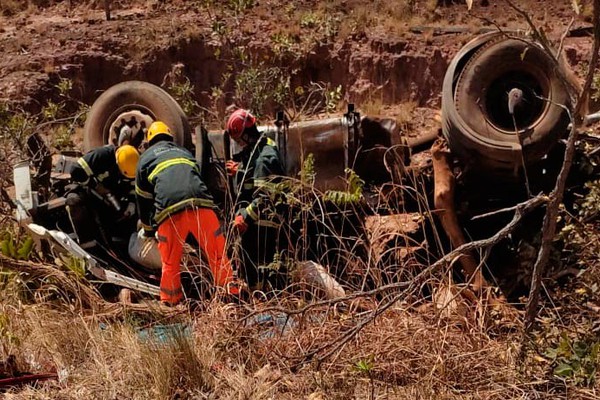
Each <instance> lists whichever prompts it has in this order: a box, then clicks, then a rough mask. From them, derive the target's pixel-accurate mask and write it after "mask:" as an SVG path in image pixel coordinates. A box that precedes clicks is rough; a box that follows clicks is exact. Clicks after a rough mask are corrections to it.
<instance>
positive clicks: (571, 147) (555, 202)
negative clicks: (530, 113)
mask: <svg viewBox="0 0 600 400" xmlns="http://www.w3.org/2000/svg"><path fill="white" fill-rule="evenodd" d="M507 1H508V2H509V4H511V3H510V1H509V0H507ZM511 6H512V7H513V8H515V7H514V6H513V5H512V4H511ZM521 14H522V15H523V14H525V13H524V12H522V11H521ZM525 15H526V14H525ZM526 18H527V21H528V23H531V24H532V22H531V20H530V19H529V17H528V16H527V17H526ZM593 20H594V45H593V50H592V58H591V61H590V65H589V69H588V72H587V76H586V79H585V84H584V86H583V89H582V91H581V93H579V94H577V91H574V89H573V87H572V86H571V85H568V82H567V81H566V79H565V78H564V77H563V76H562V75H561V80H563V82H564V83H565V84H566V86H567V89H568V90H569V94H570V96H571V98H576V99H577V101H576V103H575V107H574V111H573V112H572V113H571V114H572V116H573V123H572V126H571V131H570V133H569V138H568V140H567V146H566V148H565V156H564V161H563V165H562V167H561V169H560V172H559V174H558V177H557V178H556V184H555V186H554V189H553V190H552V192H551V193H550V196H549V197H550V202H549V204H548V208H547V209H546V215H545V217H544V224H543V228H542V244H541V246H540V250H539V252H538V257H537V259H536V262H535V265H534V268H533V277H532V281H531V288H530V291H529V298H528V300H527V306H526V312H525V331H524V332H525V334H528V333H529V332H530V331H531V329H532V327H533V322H534V321H535V317H536V315H537V306H538V302H539V296H540V288H541V283H542V276H543V274H544V271H545V269H546V265H547V263H548V260H549V258H550V251H551V248H552V241H553V239H554V236H555V234H556V225H557V217H558V212H559V207H560V204H561V202H562V199H563V195H564V191H565V185H566V181H567V177H568V175H569V171H570V169H571V165H572V164H573V158H574V155H575V143H576V140H577V137H578V129H579V127H580V126H581V124H582V123H583V118H582V116H581V115H580V114H581V110H582V108H583V105H584V104H583V103H584V99H585V98H586V97H587V95H588V93H589V91H590V88H591V85H592V80H593V77H594V70H595V68H596V65H597V63H598V49H599V48H600V21H599V20H600V0H594V17H593ZM550 54H551V53H550ZM524 340H525V337H524ZM524 348H525V346H523V348H522V349H524Z"/></svg>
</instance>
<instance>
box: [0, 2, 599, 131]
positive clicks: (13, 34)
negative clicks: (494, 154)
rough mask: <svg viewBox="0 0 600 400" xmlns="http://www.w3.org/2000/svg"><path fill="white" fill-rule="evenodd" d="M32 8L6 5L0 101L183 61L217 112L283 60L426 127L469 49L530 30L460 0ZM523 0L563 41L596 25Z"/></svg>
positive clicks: (158, 71) (581, 49)
mask: <svg viewBox="0 0 600 400" xmlns="http://www.w3.org/2000/svg"><path fill="white" fill-rule="evenodd" d="M21 3H22V2H21ZM28 3H29V5H28V6H24V5H21V6H18V5H16V4H17V2H10V1H8V2H6V3H5V5H0V11H2V15H1V16H0V51H1V52H2V54H3V57H2V59H1V60H0V101H6V102H17V103H19V104H21V105H23V106H24V107H25V108H26V109H28V110H37V109H39V108H40V107H41V105H43V104H44V102H45V101H47V100H48V99H52V98H53V97H56V96H57V93H56V89H55V85H56V83H57V82H58V80H59V79H60V78H68V79H70V80H72V82H73V88H72V93H71V95H72V96H73V97H75V98H77V99H78V100H81V101H83V102H85V103H88V104H91V102H93V100H94V99H95V98H96V97H97V96H98V93H99V92H100V91H102V90H105V89H106V88H108V87H109V86H110V85H112V84H115V83H118V82H120V81H123V80H130V79H140V80H147V81H150V82H152V83H155V84H159V85H160V84H162V83H164V79H165V76H167V74H168V73H169V71H172V70H173V67H174V66H176V65H183V69H184V74H185V76H187V77H188V78H189V79H190V81H191V83H192V84H193V87H194V92H195V98H196V100H197V101H198V103H199V105H200V106H201V107H204V108H209V109H210V108H211V107H215V102H214V90H215V88H220V89H222V91H223V93H224V94H225V95H224V96H223V97H224V99H223V101H224V102H225V103H231V102H234V101H236V97H238V98H239V97H240V93H239V91H240V90H241V89H240V88H238V90H236V88H235V84H236V83H235V81H234V80H232V79H229V80H227V79H226V78H224V76H227V75H226V74H231V75H234V76H235V75H238V74H239V73H240V71H242V70H243V69H244V68H247V67H248V65H254V66H257V68H258V67H262V68H267V67H270V66H278V67H282V66H285V67H290V70H286V71H290V75H291V77H292V89H293V87H295V86H305V87H306V86H307V85H310V84H311V82H313V83H314V82H324V83H326V84H327V85H329V87H338V86H339V87H341V93H342V94H343V96H342V97H341V98H340V99H339V100H340V104H342V103H344V102H353V103H356V104H357V106H358V107H359V109H362V110H363V112H366V113H369V114H382V115H388V116H393V117H400V118H401V119H405V120H407V121H410V124H409V125H410V127H411V128H414V129H416V130H420V129H421V128H422V127H423V125H425V126H427V125H430V124H431V122H432V121H431V119H432V117H433V115H434V112H433V111H428V110H425V109H436V108H437V107H439V94H440V90H441V82H442V79H443V76H444V73H445V70H446V67H447V65H448V63H449V61H450V60H451V58H452V56H453V55H454V53H455V52H456V51H457V50H458V49H459V48H460V47H461V45H463V44H464V43H466V41H468V40H469V39H470V38H472V37H473V36H474V34H475V33H477V32H481V31H482V30H485V29H490V28H493V27H494V26H497V27H499V28H501V29H520V30H527V25H526V23H525V22H524V20H523V18H522V17H520V16H519V15H518V14H517V13H516V12H515V11H514V10H513V9H511V8H510V7H509V6H508V4H506V3H505V2H503V1H492V2H491V4H490V5H489V6H485V7H483V6H481V5H479V2H475V3H476V4H475V5H474V6H473V9H472V10H471V11H468V10H467V7H466V5H465V4H463V3H462V2H456V4H452V5H449V6H445V7H435V4H433V2H432V1H412V2H399V3H398V4H396V3H394V4H387V3H386V2H383V1H374V2H368V1H358V0H335V1H334V0H329V1H324V2H319V1H309V0H305V1H295V2H279V1H275V0H265V1H260V2H258V1H245V2H244V1H241V0H237V1H234V0H230V1H229V2H222V3H221V2H212V1H204V2H201V1H187V2H186V1H176V0H173V1H166V2H165V1H151V0H148V1H137V0H129V1H124V0H123V1H113V2H112V12H111V17H112V19H111V20H110V21H107V20H106V18H105V14H104V9H103V7H102V4H103V2H101V1H95V2H90V1H74V0H73V1H46V2H37V3H42V5H41V6H39V7H38V6H35V5H33V4H32V3H36V2H34V1H29V2H28ZM388 3H389V2H388ZM11 4H13V6H12V7H11ZM516 4H517V6H518V7H520V8H522V9H523V10H524V11H525V12H527V13H529V14H530V15H531V16H532V19H533V21H534V22H535V23H536V24H539V26H542V27H543V28H544V30H545V32H546V33H547V35H548V36H549V37H550V38H552V39H555V40H559V39H560V37H561V36H562V34H563V33H564V31H565V30H566V29H567V27H568V26H569V24H570V23H572V25H571V29H574V28H580V27H584V26H587V25H589V24H588V22H586V18H589V10H587V9H586V4H584V5H583V9H582V10H581V13H580V15H579V16H577V15H575V14H574V12H573V9H572V5H571V1H569V0H563V1H553V2H547V1H543V0H527V1H518V2H516ZM241 8H243V9H241ZM586 15H587V16H588V17H586ZM572 18H573V21H571V19H572ZM449 29H450V30H458V31H459V33H447V31H448V30H449ZM589 47H590V39H589V38H588V37H587V36H586V35H583V36H577V37H574V36H573V35H569V36H568V37H567V38H566V39H565V41H564V48H565V51H566V54H567V56H568V59H569V61H570V62H571V63H572V64H573V66H574V67H575V68H576V69H581V68H583V67H584V65H585V60H587V56H588V51H589ZM240 49H242V51H245V53H242V52H239V51H238V50H240ZM236 51H237V53H236ZM240 60H241V61H240ZM406 104H409V106H406ZM340 107H343V105H340ZM268 111H271V110H268ZM266 114H270V112H266Z"/></svg>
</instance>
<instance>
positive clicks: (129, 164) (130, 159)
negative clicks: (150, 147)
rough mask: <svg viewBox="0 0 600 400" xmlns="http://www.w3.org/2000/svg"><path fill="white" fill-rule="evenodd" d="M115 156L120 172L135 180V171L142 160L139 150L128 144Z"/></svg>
mask: <svg viewBox="0 0 600 400" xmlns="http://www.w3.org/2000/svg"><path fill="white" fill-rule="evenodd" d="M115 156H116V158H117V165H118V166H119V171H121V173H122V174H123V175H124V176H125V177H127V178H129V179H133V178H135V170H136V168H137V164H138V160H139V159H140V153H138V151H137V149H136V148H135V147H133V146H131V145H128V144H126V145H124V146H121V147H119V148H118V149H117V151H116V153H115Z"/></svg>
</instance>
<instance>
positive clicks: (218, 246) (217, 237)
mask: <svg viewBox="0 0 600 400" xmlns="http://www.w3.org/2000/svg"><path fill="white" fill-rule="evenodd" d="M189 233H191V234H192V235H193V236H194V238H196V240H197V241H198V244H199V245H200V248H201V249H202V250H203V251H204V254H206V256H207V258H208V264H209V266H210V269H211V271H212V274H213V277H214V281H215V284H216V285H218V286H226V285H227V284H228V283H230V282H231V281H232V280H233V270H232V268H231V262H230V261H229V258H228V257H227V255H226V254H225V237H224V236H223V234H222V233H221V231H220V224H219V219H218V218H217V215H216V214H215V212H214V211H213V210H211V209H210V208H193V209H186V210H183V211H180V212H178V213H176V214H173V215H171V216H169V218H167V219H166V220H165V221H163V222H162V223H161V224H160V225H159V227H158V249H159V251H160V258H161V261H162V275H161V279H160V300H161V301H163V302H167V303H170V304H176V303H178V302H179V301H181V300H182V299H183V291H182V289H181V275H180V274H181V267H180V263H181V256H182V254H183V244H184V243H185V239H186V237H187V236H188V234H189Z"/></svg>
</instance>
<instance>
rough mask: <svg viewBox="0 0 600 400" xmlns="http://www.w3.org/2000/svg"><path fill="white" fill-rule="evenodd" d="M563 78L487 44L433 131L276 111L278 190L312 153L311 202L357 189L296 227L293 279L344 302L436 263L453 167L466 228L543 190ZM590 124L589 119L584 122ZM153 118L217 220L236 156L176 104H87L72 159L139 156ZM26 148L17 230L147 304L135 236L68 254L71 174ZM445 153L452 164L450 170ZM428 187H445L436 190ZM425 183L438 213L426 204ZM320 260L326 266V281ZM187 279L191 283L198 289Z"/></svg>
mask: <svg viewBox="0 0 600 400" xmlns="http://www.w3.org/2000/svg"><path fill="white" fill-rule="evenodd" d="M565 68H566V67H565V66H564V65H562V64H557V63H556V61H555V60H554V59H553V58H552V57H551V56H550V55H549V54H547V53H546V51H545V50H544V49H543V48H542V46H541V45H540V44H539V43H537V42H535V41H533V40H532V39H530V38H528V37H525V36H519V37H513V36H508V35H506V34H504V33H488V34H484V35H481V36H478V37H476V38H475V39H473V40H472V41H471V42H469V43H467V44H466V45H465V46H464V47H463V48H462V49H461V50H460V51H459V52H458V54H457V55H456V56H455V57H454V59H453V60H452V62H451V63H450V65H449V68H448V70H447V72H446V75H445V79H444V82H443V88H442V97H441V98H442V100H441V129H439V130H437V129H436V130H434V131H432V132H425V133H423V134H422V135H420V136H418V137H413V138H409V137H407V136H406V135H404V134H403V132H402V131H401V129H400V128H399V127H398V126H397V125H396V123H395V121H394V120H393V119H388V118H373V117H370V116H361V115H360V114H359V113H358V112H357V111H355V108H354V106H353V105H349V106H348V110H347V113H345V114H344V115H343V116H341V117H335V118H328V119H321V120H313V121H301V122H290V121H288V120H287V118H286V116H285V114H284V113H279V114H278V115H277V118H276V121H275V123H274V124H273V125H269V126H264V127H260V128H259V130H261V131H263V132H264V133H266V134H267V135H268V136H269V137H271V138H272V139H273V140H275V142H276V143H277V145H278V148H279V151H280V153H281V155H282V158H283V160H284V163H285V167H286V173H287V176H288V177H290V179H295V178H296V177H297V176H299V174H301V173H302V171H303V168H305V162H306V160H307V157H308V156H309V155H311V157H312V160H313V162H314V164H313V165H312V166H311V168H312V169H313V171H312V175H313V177H314V182H313V183H312V186H311V187H312V188H313V189H314V190H315V191H316V192H318V193H320V194H321V195H322V194H323V193H327V192H328V191H329V193H342V192H344V191H346V192H347V191H348V190H349V179H350V178H349V174H351V173H353V174H355V175H356V176H358V177H360V179H361V180H362V181H363V182H364V184H365V185H366V186H365V192H364V193H362V192H360V194H362V195H363V196H361V200H360V201H359V202H353V201H347V202H344V201H342V202H337V203H336V202H335V201H329V203H334V204H333V205H332V204H329V205H325V206H324V205H323V204H324V203H319V206H320V207H322V208H323V207H324V209H323V210H321V211H319V214H318V217H319V218H320V219H321V220H322V221H324V220H325V219H328V220H329V221H330V223H331V224H333V225H335V226H336V229H333V230H331V229H332V228H331V226H329V227H327V229H329V230H330V231H328V232H326V230H327V229H323V227H322V226H320V225H319V222H318V221H317V222H311V223H308V224H307V225H306V226H305V228H306V229H307V230H306V231H304V232H303V234H304V235H305V236H311V237H309V238H306V237H305V238H304V239H303V240H304V242H302V243H303V245H304V246H305V247H306V248H307V249H309V250H307V252H306V253H307V254H309V256H308V257H307V258H306V262H303V263H300V264H299V266H298V267H297V268H296V270H300V271H302V270H303V273H300V275H302V278H299V280H302V279H307V276H308V277H309V279H308V280H310V281H312V283H313V284H317V285H320V286H321V289H322V290H323V291H324V292H325V294H326V296H329V297H335V296H340V295H343V293H344V289H343V288H342V286H340V285H339V283H337V280H340V279H341V280H342V281H344V282H346V281H348V280H354V281H355V282H359V284H362V285H363V287H364V285H365V284H370V285H382V284H385V283H389V282H395V281H398V280H401V279H403V272H402V269H405V268H410V267H411V266H413V267H414V266H416V265H424V264H425V265H426V264H432V263H433V262H434V261H435V257H434V254H436V253H437V254H439V253H442V254H444V252H443V248H444V247H445V246H446V244H445V243H444V242H446V241H447V240H446V239H440V238H438V237H436V235H435V234H432V230H434V228H432V227H433V226H434V225H435V224H436V221H434V219H433V218H432V217H431V215H432V214H436V213H437V214H438V217H440V218H441V224H442V226H443V228H444V230H445V231H446V233H448V235H449V236H450V244H451V246H452V247H458V246H460V245H461V244H464V243H466V240H465V235H464V233H463V232H462V231H461V229H460V225H459V222H458V220H457V219H456V217H455V216H454V215H453V214H455V210H454V201H455V198H454V197H455V193H454V170H460V171H461V172H462V174H463V175H464V177H465V180H464V183H463V186H460V187H458V188H457V189H456V190H457V191H460V193H458V194H456V196H457V197H459V198H461V199H462V200H465V199H467V200H465V201H466V203H467V204H468V205H469V207H470V209H469V210H468V212H466V213H465V215H468V216H471V217H472V216H474V215H476V214H477V213H481V214H483V213H486V212H489V211H493V210H496V209H499V208H502V207H505V206H507V205H514V204H515V200H517V201H523V200H525V199H526V198H527V196H528V194H529V193H538V192H539V191H543V190H547V189H548V188H549V184H551V183H552V182H553V180H554V179H555V174H556V170H557V165H558V166H560V160H561V155H560V147H561V144H560V143H561V140H562V139H564V138H565V136H566V134H567V132H568V126H569V123H570V117H569V115H568V112H567V110H566V108H565V105H568V104H569V101H570V100H569V95H568V91H567V88H565V86H564V81H563V80H562V78H561V77H562V76H565V75H566V76H570V75H569V73H568V71H567V70H566V69H565ZM597 119H598V116H597V115H591V116H589V117H588V119H587V122H588V123H591V122H594V121H596V120H597ZM155 120H161V121H164V122H165V123H166V124H167V125H169V126H170V127H171V129H172V130H173V132H174V135H175V140H176V142H177V143H178V144H180V145H183V146H184V147H186V148H188V149H190V150H191V151H193V152H194V153H195V156H196V159H197V161H198V164H199V165H200V167H201V168H200V169H201V172H202V174H203V178H204V181H205V182H206V183H207V185H208V186H209V188H210V189H211V191H212V193H213V196H214V197H215V200H216V201H217V203H218V204H219V205H220V206H221V207H222V208H223V209H224V210H227V209H228V207H231V201H232V200H231V192H232V188H231V187H230V186H231V185H230V184H229V183H228V180H227V176H226V174H225V173H224V162H225V161H226V160H227V159H230V155H231V154H232V152H234V151H235V149H234V144H233V143H230V142H229V141H228V140H227V138H226V137H225V139H224V135H222V134H221V133H220V132H211V131H207V130H206V129H205V128H204V127H202V126H198V127H195V129H193V130H192V127H191V126H190V125H189V122H188V120H187V118H186V116H185V114H184V112H183V111H182V109H181V107H180V106H179V105H178V104H177V103H176V102H175V100H173V98H172V97H171V96H170V95H169V94H167V93H166V92H165V91H164V90H162V89H161V88H159V87H157V86H155V85H152V84H150V83H147V82H140V81H128V82H123V83H120V84H117V85H115V86H113V87H111V88H109V89H108V90H106V91H105V92H104V93H103V94H102V95H101V96H100V97H99V98H98V99H97V100H96V101H95V103H94V104H93V106H92V107H91V109H90V111H89V115H88V118H87V120H86V124H85V128H84V151H89V150H91V149H93V148H95V147H97V146H102V145H105V144H110V143H115V142H116V140H117V137H118V134H119V132H121V130H122V129H123V128H124V127H125V126H127V127H128V128H130V129H131V130H132V143H131V144H133V145H134V146H135V147H138V148H143V146H144V143H143V138H144V130H145V129H146V128H147V127H148V126H149V125H150V124H151V123H152V122H153V121H155ZM439 137H443V138H444V139H445V140H446V142H447V144H448V147H449V153H448V152H447V151H446V150H444V148H443V147H440V146H437V147H436V146H434V147H433V149H432V152H430V148H431V143H432V142H433V141H434V140H435V139H437V138H439ZM28 145H29V150H30V155H31V157H32V158H31V160H29V161H26V162H23V163H20V164H18V165H16V166H15V167H14V181H15V187H16V201H15V203H16V205H17V219H18V220H19V221H20V222H21V223H22V224H23V225H25V226H26V227H27V228H28V230H29V231H30V232H31V233H32V235H33V236H34V237H37V238H38V239H40V240H43V241H45V242H47V243H51V244H52V245H53V246H58V247H60V248H61V249H63V250H64V251H67V252H68V253H70V254H72V255H73V256H75V257H77V258H79V259H82V260H84V262H85V265H86V269H87V272H88V273H89V274H90V275H92V276H93V277H94V278H96V279H99V280H101V281H106V282H108V283H111V284H113V285H116V286H120V287H126V288H130V289H133V290H136V291H139V292H144V293H147V294H150V295H152V296H156V295H157V294H158V287H157V286H156V284H157V282H158V277H159V276H160V256H159V255H158V253H157V251H156V249H155V248H154V249H153V248H151V246H147V245H144V244H143V243H139V242H136V233H135V232H123V235H122V237H121V238H115V239H114V240H115V241H112V240H113V239H112V238H111V239H110V240H108V241H107V240H98V241H97V242H96V243H94V244H93V245H92V246H90V247H85V246H83V245H82V244H81V243H78V241H77V235H76V233H75V230H74V229H73V226H72V223H71V221H70V220H69V218H68V214H67V213H66V212H65V207H66V198H65V195H66V193H68V191H69V190H70V189H69V176H68V171H69V165H70V163H72V162H74V160H76V158H73V157H69V155H66V154H63V155H58V156H54V157H53V159H52V156H51V154H50V152H49V151H48V149H47V148H46V147H45V145H44V144H43V141H41V140H40V139H39V137H38V136H35V137H31V138H30V140H29V142H28ZM431 153H433V154H431ZM448 154H451V155H452V156H454V157H455V158H456V160H457V162H456V163H452V161H451V160H450V159H449V158H448ZM436 160H437V161H436ZM440 160H441V161H440ZM436 162H437V163H438V168H439V166H440V165H441V166H442V169H445V172H444V173H445V175H444V176H443V177H442V178H439V179H438V175H437V174H438V173H439V170H437V171H434V173H435V174H436V177H435V182H433V181H434V179H431V173H430V172H431V165H432V164H433V166H434V170H435V168H436ZM440 162H441V164H440ZM31 170H33V171H34V174H33V175H32V174H31V173H30V171H31ZM349 171H353V172H349ZM300 180H301V179H300ZM301 183H302V182H301ZM439 185H442V186H444V185H446V186H445V188H442V189H440V187H439ZM432 186H435V191H436V196H435V198H434V202H435V208H436V209H438V211H433V210H431V207H430V206H429V204H430V202H431V200H430V199H428V197H429V196H430V195H431V194H432V193H433V192H434V190H432ZM361 190H362V185H361ZM440 190H441V192H440ZM100 197H102V196H101V195H100ZM334 198H335V197H334ZM107 201H108V200H107ZM108 206H110V204H108ZM330 206H331V207H330ZM440 209H441V210H440ZM430 211H433V212H430ZM304 217H306V215H304ZM313 217H314V215H313ZM309 218H310V217H309ZM501 221H504V220H502V219H500V220H499V221H496V223H488V222H480V220H477V221H476V220H474V219H472V220H471V222H470V223H469V228H470V229H473V230H475V231H479V234H480V235H482V236H483V237H487V236H489V235H490V234H491V233H494V232H495V231H494V229H496V227H497V226H502V223H501ZM474 224H478V227H477V228H473V227H474ZM498 224H500V225H498ZM481 225H485V226H484V227H483V228H482V227H481ZM338 228H339V229H338ZM536 229H537V228H536ZM452 232H454V233H452ZM538 232H539V229H538ZM335 235H339V236H340V237H345V238H346V240H347V241H350V242H352V241H355V242H356V241H357V240H358V239H359V238H361V239H360V241H364V242H365V243H367V244H368V249H365V248H354V247H353V246H352V245H349V246H348V247H347V249H349V250H348V251H346V252H342V251H339V250H340V249H337V250H332V248H331V247H335V246H336V243H335V242H332V241H331V236H335ZM298 240H299V241H298V243H300V242H301V241H300V239H298ZM119 241H120V243H117V242H119ZM390 249H393V251H390ZM342 253H343V254H342ZM350 253H353V254H350ZM345 257H355V258H363V259H369V260H370V261H368V262H372V263H380V264H382V265H387V267H386V268H383V270H385V271H389V273H388V275H387V276H384V277H381V276H380V277H367V271H366V270H367V269H368V268H365V269H364V270H352V271H349V270H345V269H344V268H343V264H345V263H344V259H345ZM464 258H465V257H463V260H461V262H463V271H464V273H465V275H466V277H465V278H464V279H465V280H469V279H471V278H473V275H474V274H476V273H478V272H476V271H477V270H478V267H477V265H478V262H477V261H475V260H471V263H470V265H465V263H464ZM188 261H189V263H188V264H189V265H188V269H189V270H190V271H191V270H193V269H194V268H198V266H199V265H202V256H201V255H199V254H195V255H194V254H192V255H191V256H190V258H189V259H188ZM368 262H367V261H365V264H366V263H368ZM311 263H312V264H311ZM318 263H322V264H328V265H329V267H330V270H329V273H328V272H327V270H326V269H325V268H323V267H321V266H320V265H319V264H318ZM473 263H474V264H473ZM467 264H468V262H467ZM473 265H474V266H473ZM200 275H202V274H200ZM367 281H369V282H368V283H367ZM191 282H193V283H194V285H196V286H197V284H198V280H197V279H196V280H195V279H193V278H192V279H191ZM205 290H206V288H204V289H200V290H199V291H200V292H203V291H205Z"/></svg>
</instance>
